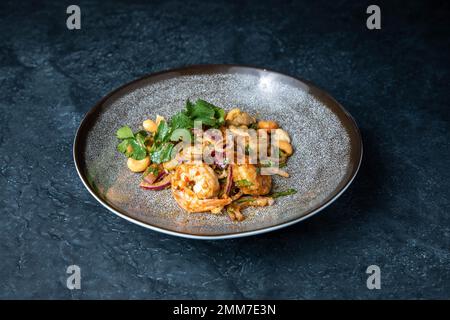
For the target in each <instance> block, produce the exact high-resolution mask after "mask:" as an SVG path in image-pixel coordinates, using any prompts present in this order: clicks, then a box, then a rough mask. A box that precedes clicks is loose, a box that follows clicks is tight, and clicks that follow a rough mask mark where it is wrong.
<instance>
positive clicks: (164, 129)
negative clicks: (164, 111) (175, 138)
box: [155, 120, 170, 142]
mask: <svg viewBox="0 0 450 320" xmlns="http://www.w3.org/2000/svg"><path fill="white" fill-rule="evenodd" d="M169 137H170V126H169V125H168V124H167V122H165V121H164V120H162V121H161V122H160V123H159V125H158V129H157V130H156V134H155V142H165V141H167V140H168V139H169Z"/></svg>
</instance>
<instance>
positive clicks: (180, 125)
mask: <svg viewBox="0 0 450 320" xmlns="http://www.w3.org/2000/svg"><path fill="white" fill-rule="evenodd" d="M193 126H194V122H193V121H192V119H191V118H189V117H188V116H187V115H186V114H185V113H184V112H179V113H177V114H176V115H174V116H173V117H172V119H171V121H170V127H171V129H172V131H175V130H176V129H191V128H193Z"/></svg>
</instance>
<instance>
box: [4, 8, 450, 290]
mask: <svg viewBox="0 0 450 320" xmlns="http://www.w3.org/2000/svg"><path fill="white" fill-rule="evenodd" d="M78 4H79V5H80V7H81V12H82V28H81V30H77V31H69V30H68V29H67V28H66V25H65V20H66V17H67V15H66V7H67V5H68V4H65V2H61V1H46V2H45V4H41V3H40V2H35V1H27V2H23V3H22V2H21V3H20V5H19V3H18V2H17V1H2V2H1V3H0V30H1V33H0V83H1V86H0V96H1V97H2V99H1V100H0V108H1V112H0V184H1V185H2V190H1V192H0V208H1V209H0V211H1V214H0V261H1V263H0V298H73V299H80V298H84V299H87V298H156V299H158V298H188V299H195V298H288V299H303V298H370V299H372V298H374V299H375V298H448V297H449V296H450V264H449V263H450V251H449V247H450V217H449V215H448V213H449V187H450V183H449V181H450V180H449V178H450V177H449V175H450V170H448V168H449V166H450V163H449V154H448V148H449V138H450V130H449V129H450V128H449V112H448V101H449V98H450V96H449V93H448V84H449V80H450V79H449V59H448V55H449V52H450V50H449V49H450V45H449V27H448V21H447V20H448V15H449V5H448V3H444V2H440V3H436V4H434V5H433V6H432V5H430V4H428V5H426V4H425V2H424V4H420V3H414V2H408V4H405V5H404V6H403V7H394V6H393V5H392V4H391V2H383V1H379V2H378V4H379V5H380V7H381V10H382V30H378V31H369V30H368V29H367V28H366V25H365V23H366V17H367V14H366V13H365V11H366V8H367V6H368V5H369V4H371V3H369V2H365V1H362V2H351V1H333V2H330V1H314V2H309V1H308V2H306V1H305V2H304V3H302V2H283V3H280V2H275V1H271V2H263V1H253V2H245V3H242V4H239V3H231V2H228V1H218V2H196V1H193V2H189V4H187V3H185V2H184V1H157V2H152V4H146V3H145V2H144V1H122V2H120V1H108V2H102V3H100V2H94V1H79V2H78ZM196 63H242V64H252V65H258V66H263V67H267V68H271V69H275V70H278V71H281V72H286V73H289V74H292V75H294V76H299V77H302V78H305V79H308V80H311V81H312V82H314V83H316V84H317V85H319V86H320V87H322V88H324V89H326V90H327V91H329V92H330V93H331V94H332V95H334V96H335V98H336V99H337V100H338V101H340V102H341V103H342V104H343V105H344V106H345V107H346V108H347V109H348V110H349V111H350V112H351V113H352V115H353V116H354V117H355V118H356V120H357V122H358V124H359V126H360V128H361V131H362V134H363V139H364V148H365V156H364V160H363V165H362V168H361V171H360V173H359V175H358V177H357V178H356V180H355V182H354V184H353V185H352V186H351V187H350V188H349V189H348V191H347V192H346V193H345V194H344V195H343V196H342V197H341V198H340V199H339V200H338V201H336V202H335V203H334V204H333V205H331V206H330V207H328V208H327V209H326V210H324V211H323V212H322V213H321V214H319V215H317V216H315V217H313V218H311V219H309V220H307V221H305V222H302V223H300V224H297V225H294V226H292V227H289V228H286V229H283V230H280V231H277V232H273V233H270V234H264V235H261V236H257V237H252V238H243V239H236V240H227V241H215V242H206V241H203V242H202V241H195V240H186V239H181V238H175V237H171V236H166V235H162V234H159V233H156V232H152V231H149V230H146V229H144V228H142V227H139V226H136V225H133V224H131V223H129V222H127V221H125V220H122V219H120V218H119V217H117V216H115V215H113V214H111V213H109V212H108V211H107V210H106V209H104V208H103V207H101V206H100V205H99V204H98V203H97V202H96V201H95V199H93V198H92V197H91V196H90V194H89V193H88V192H87V191H86V190H85V188H84V187H83V185H82V183H81V181H80V180H79V179H78V176H77V174H76V171H75V168H74V164H73V161H72V155H71V148H72V141H73V138H74V135H75V131H76V129H77V126H78V124H79V123H80V121H81V119H82V117H83V115H84V113H86V112H87V111H88V110H89V108H90V107H91V106H92V105H93V104H94V103H95V102H96V101H97V100H98V99H100V98H101V97H102V96H103V95H105V94H106V93H108V92H109V91H110V90H112V89H113V88H115V87H117V86H119V85H121V84H123V83H125V82H128V81H130V80H132V79H134V78H137V77H139V76H142V75H144V74H147V73H150V72H154V71H159V70H162V69H169V68H172V67H177V66H182V65H188V64H196ZM71 264H77V265H79V266H80V267H81V273H82V289H81V290H74V291H70V290H68V289H67V288H66V277H67V274H66V273H65V271H66V268H67V266H69V265H71ZM372 264H376V265H378V266H380V268H381V271H382V289H381V290H368V289H367V288H366V278H367V275H366V273H365V270H366V268H367V267H368V266H369V265H372Z"/></svg>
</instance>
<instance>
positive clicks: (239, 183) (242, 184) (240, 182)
mask: <svg viewBox="0 0 450 320" xmlns="http://www.w3.org/2000/svg"><path fill="white" fill-rule="evenodd" d="M234 183H235V184H236V185H237V186H238V187H239V188H241V187H251V186H252V185H253V183H252V182H250V181H248V180H247V179H242V180H238V181H235V182H234Z"/></svg>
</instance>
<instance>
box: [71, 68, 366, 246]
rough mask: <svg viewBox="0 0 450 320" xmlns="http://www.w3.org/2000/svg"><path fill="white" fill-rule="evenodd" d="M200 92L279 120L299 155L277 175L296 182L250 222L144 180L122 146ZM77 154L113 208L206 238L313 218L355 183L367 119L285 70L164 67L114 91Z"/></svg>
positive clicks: (80, 137) (282, 185)
mask: <svg viewBox="0 0 450 320" xmlns="http://www.w3.org/2000/svg"><path fill="white" fill-rule="evenodd" d="M198 98H201V99H204V100H207V101H210V102H211V103H213V104H215V105H217V106H220V107H222V108H224V109H225V110H230V109H231V108H235V107H239V108H241V109H242V110H244V111H247V112H249V113H250V114H253V115H257V117H258V118H260V119H267V120H275V121H277V122H278V123H279V125H280V126H281V127H282V128H283V129H285V130H286V131H287V132H288V133H289V134H290V136H291V139H292V145H293V147H294V154H293V155H292V156H291V157H290V158H289V161H288V165H287V167H286V168H285V169H286V170H287V171H288V172H289V174H290V177H289V178H287V179H286V178H278V177H275V178H274V186H273V190H274V191H282V190H285V189H287V188H295V189H296V190H297V193H296V194H295V195H291V196H287V197H282V198H278V199H276V201H275V204H274V205H273V206H270V207H262V208H248V209H245V210H244V211H243V212H244V215H245V216H246V219H245V220H244V221H243V222H232V221H231V220H230V219H229V218H228V216H227V215H226V214H223V215H212V214H208V213H194V214H192V213H191V214H189V213H187V212H184V211H183V210H182V209H180V208H179V207H178V206H177V204H176V202H175V200H174V199H173V198H172V195H171V191H170V190H164V191H159V192H157V191H148V190H143V189H141V188H139V182H140V175H139V174H133V173H131V172H130V171H129V170H128V169H127V166H126V158H125V157H124V156H123V155H122V154H120V153H119V152H117V151H116V146H117V144H118V140H117V138H116V137H115V132H116V131H117V129H118V128H119V127H121V126H123V125H125V124H128V125H130V126H131V128H132V129H133V131H134V130H138V129H139V127H140V126H141V124H142V121H143V120H145V119H149V118H151V119H154V118H155V117H156V115H158V114H159V115H162V116H164V117H165V118H166V119H167V118H169V117H171V116H172V115H173V114H175V113H176V112H178V111H179V110H181V109H182V108H184V105H185V101H186V99H190V100H196V99H198ZM73 156H74V160H75V165H76V168H77V171H78V174H79V176H80V178H81V180H82V181H83V183H84V185H85V186H86V188H87V189H88V190H89V192H90V193H91V194H92V195H93V196H94V197H95V198H96V199H97V200H98V201H99V202H100V203H101V204H102V205H103V206H105V207H106V208H107V209H109V210H110V211H112V212H114V213H115V214H117V215H119V216H120V217H122V218H125V219H127V220H129V221H131V222H134V223H136V224H139V225H141V226H144V227H147V228H149V229H152V230H156V231H160V232H163V233H167V234H171V235H177V236H182V237H187V238H196V239H224V238H233V237H242V236H248V235H255V234H258V233H263V232H268V231H272V230H276V229H279V228H282V227H285V226H288V225H291V224H293V223H296V222H299V221H301V220H304V219H306V218H308V217H311V216H312V215H313V214H315V213H317V212H319V211H320V210H322V209H324V208H325V207H326V206H328V205H329V204H330V203H332V202H333V201H334V200H335V199H336V198H338V197H339V196H340V195H341V194H342V193H343V192H344V190H345V189H346V188H347V187H348V186H349V185H350V183H351V182H352V180H353V178H354V177H355V175H356V173H357V171H358V169H359V166H360V163H361V159H362V142H361V136H360V132H359V130H358V127H357V125H356V123H355V121H354V120H353V118H352V117H351V116H350V114H349V113H348V112H347V111H346V110H345V109H344V108H343V107H342V106H341V105H340V104H339V103H338V102H336V100H334V99H333V98H332V97H331V96H330V95H328V94H327V93H326V92H324V91H323V90H321V89H319V88H317V87H316V86H314V85H312V84H311V83H309V82H307V81H304V80H300V79H296V78H293V77H291V76H287V75H284V74H281V73H278V72H274V71H269V70H266V69H259V68H254V67H247V66H238V65H198V66H189V67H185V68H181V69H175V70H169V71H163V72H159V73H155V74H151V75H148V76H145V77H143V78H140V79H138V80H135V81H132V82H130V83H128V84H125V85H124V86H122V87H120V88H118V89H116V90H114V91H113V92H111V93H109V94H108V95H107V96H106V97H104V98H103V99H101V100H100V101H99V102H98V103H97V104H96V105H95V106H94V107H93V108H92V110H90V111H89V112H88V113H87V114H86V116H85V118H84V119H83V121H82V122H81V124H80V127H79V128H78V131H77V134H76V137H75V141H74V147H73Z"/></svg>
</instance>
